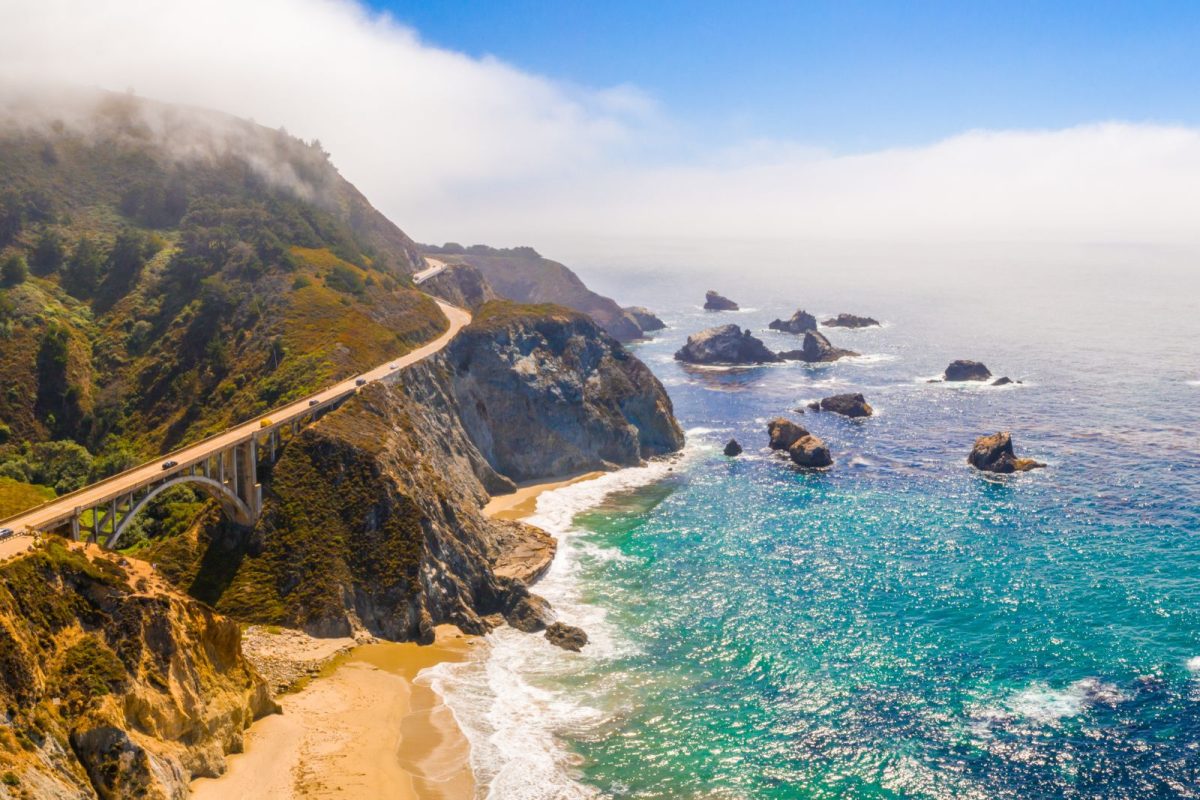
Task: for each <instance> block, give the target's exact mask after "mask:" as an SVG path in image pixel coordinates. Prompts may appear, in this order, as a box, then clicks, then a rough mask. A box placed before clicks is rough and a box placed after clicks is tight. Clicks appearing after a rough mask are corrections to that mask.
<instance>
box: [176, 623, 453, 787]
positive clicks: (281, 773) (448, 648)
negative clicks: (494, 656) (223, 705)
mask: <svg viewBox="0 0 1200 800" xmlns="http://www.w3.org/2000/svg"><path fill="white" fill-rule="evenodd" d="M471 646H472V639H471V638H470V637H467V636H464V635H463V634H462V633H460V632H459V631H458V629H457V628H454V627H453V626H449V625H444V626H440V627H439V628H438V631H437V642H436V643H435V644H432V645H427V646H421V645H417V644H412V643H403V644H399V643H390V642H389V643H379V644H368V645H362V646H359V647H356V648H355V649H354V650H352V651H351V652H349V653H348V654H345V655H342V656H339V657H338V658H337V659H335V660H334V661H333V662H332V663H331V664H330V665H329V666H328V667H327V668H326V670H325V673H326V674H323V675H322V676H321V677H320V678H319V679H317V680H314V681H312V682H311V683H309V684H308V685H307V686H305V687H304V688H303V689H301V690H300V691H298V692H296V693H295V694H292V695H285V696H283V697H281V698H280V699H279V701H280V705H282V706H283V713H282V714H278V715H274V716H271V717H267V718H265V719H262V720H259V721H258V722H256V723H255V724H254V725H253V726H252V727H251V728H250V730H249V731H248V732H247V734H246V748H245V750H246V751H245V753H243V754H241V755H234V756H230V757H229V770H228V772H226V773H225V774H224V775H222V776H221V777H219V778H215V779H206V778H200V779H197V780H195V781H193V782H192V784H191V789H192V796H193V797H195V798H199V800H225V799H226V798H231V797H237V798H272V800H275V799H276V798H278V800H286V799H287V798H381V799H382V798H392V799H393V800H457V799H458V798H465V797H471V796H472V795H473V793H474V781H473V779H472V777H471V769H470V764H469V758H468V757H469V754H470V750H469V746H468V743H467V740H466V738H465V737H464V736H463V735H462V733H461V732H460V731H459V729H458V726H457V725H456V724H455V722H454V717H453V715H452V714H451V712H450V710H449V709H448V708H446V706H445V705H443V704H442V702H441V698H440V697H439V696H438V695H437V693H436V692H434V691H433V689H431V688H430V687H428V686H423V685H420V684H416V683H414V679H415V678H416V676H417V674H418V673H419V672H420V671H421V670H422V669H424V668H425V667H428V666H431V665H433V664H436V663H439V662H441V661H449V660H459V659H462V658H465V657H466V655H467V653H468V652H469V650H470V648H471Z"/></svg>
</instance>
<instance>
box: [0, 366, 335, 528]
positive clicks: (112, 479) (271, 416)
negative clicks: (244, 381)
mask: <svg viewBox="0 0 1200 800" xmlns="http://www.w3.org/2000/svg"><path fill="white" fill-rule="evenodd" d="M355 388H357V387H355ZM324 391H328V389H323V390H322V392H324ZM353 393H354V389H349V390H347V391H346V392H344V393H342V394H338V395H336V396H335V397H331V398H329V399H328V400H325V401H323V402H321V403H318V404H317V405H315V406H306V407H304V408H302V409H300V411H299V412H297V413H295V414H292V415H290V416H287V417H282V418H278V419H277V417H279V412H278V411H275V412H272V411H268V412H266V413H264V414H260V415H259V416H257V417H254V418H252V419H248V420H246V421H244V422H239V423H237V425H234V426H233V427H235V428H236V427H240V426H242V425H248V424H251V423H254V422H257V423H259V424H260V425H261V423H262V421H263V420H264V419H265V420H271V423H272V424H270V425H266V426H263V427H261V428H256V429H254V430H252V431H250V432H249V433H248V434H247V435H246V439H247V440H249V439H250V437H252V436H259V435H261V434H264V433H270V432H271V431H273V430H275V429H277V428H279V427H280V426H282V425H283V424H284V423H286V422H290V421H292V420H293V419H295V418H296V417H302V416H304V415H305V414H315V413H317V412H319V411H323V410H325V409H326V408H328V407H329V406H331V405H333V404H335V403H338V402H340V401H342V400H344V399H345V398H346V397H347V396H348V395H350V394H353ZM316 394H321V392H317V393H316ZM314 396H315V395H308V396H307V397H301V398H300V399H299V400H294V401H292V402H294V403H298V402H301V401H304V400H311V399H313V397H314ZM288 405H291V403H289V404H288ZM228 433H229V429H228V428H226V429H225V430H223V431H218V432H217V433H214V434H212V435H210V436H205V437H204V438H203V439H199V440H197V441H195V442H190V443H188V444H185V445H183V446H182V447H180V448H178V449H176V450H172V451H171V452H169V453H164V454H163V455H160V456H158V457H157V458H152V459H150V460H149V461H143V462H142V463H141V464H136V465H134V466H132V467H130V468H129V469H126V470H122V471H121V472H118V473H116V474H115V475H109V476H108V477H107V478H103V479H101V480H98V481H96V482H95V483H89V484H88V485H87V486H83V487H80V488H79V489H75V490H74V491H70V492H67V493H66V494H60V495H58V496H57V497H55V498H53V499H51V500H47V501H46V502H44V503H39V504H38V505H36V506H30V507H29V508H26V509H24V510H23V511H19V512H17V513H16V514H13V515H11V516H8V517H5V518H3V519H0V528H3V527H5V525H6V524H8V523H10V522H14V521H16V520H18V519H21V518H22V517H25V516H28V515H29V514H36V513H37V512H38V511H44V510H45V509H48V508H50V507H51V506H56V505H58V504H59V503H63V502H67V501H69V500H70V499H71V498H73V497H77V496H79V495H81V494H83V493H84V492H91V491H94V490H95V489H97V488H102V487H103V486H105V485H106V484H109V483H116V482H119V481H120V480H121V479H122V478H128V477H129V476H130V475H132V474H133V473H135V472H138V471H140V470H143V469H145V468H146V467H149V466H150V465H152V464H155V463H160V462H163V461H169V460H170V459H171V458H172V457H175V456H182V455H183V454H184V453H187V452H188V451H190V450H194V449H195V448H197V447H203V446H204V445H205V444H207V443H208V442H211V441H214V440H216V439H220V438H221V437H222V436H226V435H227V434H228ZM206 457H207V456H206ZM199 460H201V459H189V460H187V461H188V463H181V464H179V467H178V469H180V470H182V469H186V468H187V467H188V466H190V465H191V464H194V463H196V462H197V461H199ZM175 471H176V470H172V471H171V472H168V473H166V474H168V475H173V474H175ZM73 510H74V509H73V508H71V509H68V512H69V513H68V516H69V515H70V512H73ZM18 532H19V531H18Z"/></svg>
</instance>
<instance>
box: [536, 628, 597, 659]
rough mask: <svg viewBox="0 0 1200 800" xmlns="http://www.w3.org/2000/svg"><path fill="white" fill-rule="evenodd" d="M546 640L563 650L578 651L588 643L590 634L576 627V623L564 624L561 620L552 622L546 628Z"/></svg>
mask: <svg viewBox="0 0 1200 800" xmlns="http://www.w3.org/2000/svg"><path fill="white" fill-rule="evenodd" d="M544 635H545V637H546V641H548V642H550V644H552V645H554V646H555V647H561V648H562V649H563V650H570V651H572V652H575V653H578V652H579V651H580V650H582V649H583V648H584V645H586V644H587V643H588V635H587V634H586V633H584V632H583V629H582V628H576V627H575V626H574V625H564V624H563V623H561V622H554V623H551V624H550V625H549V626H547V628H546V633H545V634H544Z"/></svg>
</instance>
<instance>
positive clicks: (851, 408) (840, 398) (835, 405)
mask: <svg viewBox="0 0 1200 800" xmlns="http://www.w3.org/2000/svg"><path fill="white" fill-rule="evenodd" d="M820 409H821V410H822V411H832V412H833V413H835V414H841V415H842V416H843V417H851V418H859V417H869V416H871V415H872V414H874V413H875V409H873V408H871V404H870V403H868V402H867V400H866V398H865V397H863V396H862V395H861V394H835V395H833V396H832V397H826V398H825V399H823V400H822V401H821V404H820Z"/></svg>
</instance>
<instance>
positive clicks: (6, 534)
mask: <svg viewBox="0 0 1200 800" xmlns="http://www.w3.org/2000/svg"><path fill="white" fill-rule="evenodd" d="M16 535H17V532H16V531H14V530H13V529H12V528H0V540H3V539H8V538H11V537H13V536H16Z"/></svg>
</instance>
